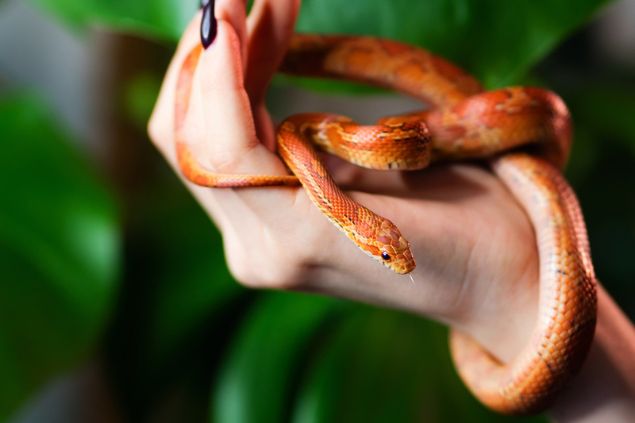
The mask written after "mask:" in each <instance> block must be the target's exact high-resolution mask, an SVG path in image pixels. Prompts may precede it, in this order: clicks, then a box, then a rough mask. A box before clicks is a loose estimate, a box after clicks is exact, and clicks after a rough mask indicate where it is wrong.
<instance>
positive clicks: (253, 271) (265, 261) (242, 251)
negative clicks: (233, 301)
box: [227, 242, 303, 290]
mask: <svg viewBox="0 0 635 423" xmlns="http://www.w3.org/2000/svg"><path fill="white" fill-rule="evenodd" d="M280 254H281V252H280V249H279V247H276V246H275V245H272V244H271V243H270V242H267V243H265V245H262V246H261V247H260V248H258V249H257V250H255V249H254V248H248V249H247V248H233V249H231V251H227V265H228V268H229V271H230V272H231V274H232V276H233V277H234V279H236V281H237V282H238V283H240V284H241V285H243V286H245V287H248V288H256V289H279V290H288V289H297V288H298V287H299V286H300V285H301V281H302V274H303V271H302V267H303V266H302V264H301V263H300V262H299V261H298V260H295V259H294V258H293V257H289V255H288V254H287V255H284V259H283V258H281V255H280Z"/></svg>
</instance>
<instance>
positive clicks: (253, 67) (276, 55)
mask: <svg viewBox="0 0 635 423" xmlns="http://www.w3.org/2000/svg"><path fill="white" fill-rule="evenodd" d="M299 10H300V0H256V2H255V3H254V6H253V8H252V10H251V13H250V14H249V18H248V21H247V33H248V36H249V47H248V52H247V77H246V81H245V85H246V89H247V92H248V93H249V96H250V98H251V99H252V103H258V102H260V101H261V100H262V99H263V97H264V94H265V91H266V89H267V85H268V84H269V81H270V80H271V78H272V77H273V74H274V73H275V72H276V70H277V69H278V67H279V65H280V62H281V61H282V59H283V57H284V55H285V53H286V51H287V48H288V45H289V42H290V40H291V36H292V35H293V30H294V27H295V21H296V18H297V15H298V11H299Z"/></svg>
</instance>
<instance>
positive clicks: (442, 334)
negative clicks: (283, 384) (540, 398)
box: [293, 308, 544, 423]
mask: <svg viewBox="0 0 635 423" xmlns="http://www.w3.org/2000/svg"><path fill="white" fill-rule="evenodd" d="M446 334H447V330H446V329H444V328H442V327H441V326H439V325H438V324H434V323H431V322H428V321H424V320H422V319H420V318H417V317H414V316H408V315H404V314H399V313H395V312H387V311H377V310H370V311H369V310H368V309H367V308H359V309H358V312H357V313H355V314H354V315H353V316H350V317H349V318H347V320H346V322H345V323H344V324H342V325H340V326H339V327H338V328H337V330H336V331H335V333H333V334H332V336H331V338H330V339H329V342H328V344H327V345H326V346H325V347H324V348H323V351H322V352H321V354H320V355H319V356H318V359H317V360H316V362H315V364H314V366H312V367H311V368H309V370H308V372H307V377H306V379H305V380H303V383H302V385H301V388H300V393H299V394H298V397H299V401H298V403H297V405H296V407H295V411H294V416H293V417H294V419H293V421H294V422H296V423H319V422H378V423H379V422H393V421H399V422H414V421H422V422H450V421H470V422H505V421H510V420H511V419H509V418H504V417H501V416H498V415H496V414H494V413H492V412H490V411H488V410H486V409H485V408H484V407H483V406H482V405H480V404H479V403H478V402H477V401H476V399H474V398H473V397H472V396H471V395H470V394H469V393H468V392H467V390H466V389H465V387H463V386H462V384H461V382H460V380H459V379H458V376H457V375H456V374H455V372H454V370H453V366H452V363H451V361H450V357H449V352H448V347H447V335H446ZM520 421H523V420H520ZM527 421H530V420H527ZM531 421H540V422H542V421H544V419H542V418H539V419H535V420H531Z"/></svg>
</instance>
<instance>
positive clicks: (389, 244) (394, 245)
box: [370, 219, 416, 275]
mask: <svg viewBox="0 0 635 423" xmlns="http://www.w3.org/2000/svg"><path fill="white" fill-rule="evenodd" d="M374 244H375V245H373V246H372V247H374V248H371V249H370V250H371V251H372V252H371V255H372V256H374V257H375V258H376V259H377V260H379V261H380V262H381V263H382V264H383V265H384V266H386V267H388V268H389V269H390V270H392V271H393V272H395V273H398V274H400V275H404V274H407V273H410V272H412V271H413V270H414V268H415V266H416V264H415V260H414V258H413V256H412V251H410V245H409V243H408V241H406V239H405V238H404V237H403V236H402V235H401V232H399V229H398V228H397V227H396V226H395V225H394V224H393V223H392V222H390V221H389V220H386V219H384V220H383V221H382V223H381V226H380V228H379V231H378V233H377V237H376V239H375V243H374ZM375 252H376V253H375Z"/></svg>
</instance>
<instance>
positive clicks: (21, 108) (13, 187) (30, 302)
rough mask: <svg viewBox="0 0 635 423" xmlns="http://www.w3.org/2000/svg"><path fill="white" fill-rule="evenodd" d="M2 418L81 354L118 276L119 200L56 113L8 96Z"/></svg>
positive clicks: (3, 162)
mask: <svg viewBox="0 0 635 423" xmlns="http://www.w3.org/2000/svg"><path fill="white" fill-rule="evenodd" d="M0 140H1V141H0V143H1V144H2V154H0V198H2V207H0V275H2V282H1V283H0V373H1V374H2V375H3V377H2V379H1V381H0V392H1V394H0V419H2V418H3V417H5V416H6V415H7V413H9V412H10V411H11V410H12V408H13V407H15V406H16V405H17V404H18V403H19V402H21V401H22V400H24V399H25V397H26V396H27V395H28V394H29V393H30V392H31V391H33V390H34V389H36V388H37V387H38V386H39V385H40V384H41V383H42V382H44V381H45V380H46V379H47V378H48V377H50V376H52V375H53V374H55V373H56V372H59V371H61V370H62V369H64V368H66V367H68V366H70V365H71V364H73V363H75V362H76V361H77V360H78V359H80V358H82V357H83V356H84V354H85V353H86V352H87V350H88V349H89V348H90V347H91V345H92V344H93V343H94V341H95V340H96V338H97V336H98V335H99V333H100V330H101V328H102V326H103V324H104V321H105V318H106V317H107V315H108V312H109V310H110V306H111V301H112V298H113V294H114V293H115V289H116V284H115V281H116V279H117V276H118V258H119V239H118V227H117V222H116V219H115V212H114V207H113V201H112V199H111V198H110V196H109V195H108V194H107V192H106V191H105V190H104V187H103V185H102V183H100V182H99V181H98V180H97V178H96V177H95V176H94V175H93V173H92V172H91V171H90V169H89V168H88V167H87V165H86V163H85V161H84V159H83V158H81V157H80V156H79V155H78V154H77V153H76V152H75V151H74V149H73V148H72V147H71V146H70V145H69V143H68V142H67V140H66V138H65V137H64V135H63V134H62V133H60V131H59V130H58V129H57V127H56V126H55V125H54V124H53V123H52V122H51V118H50V112H49V111H47V110H46V109H45V108H43V107H42V106H41V105H40V104H39V103H38V102H37V101H34V100H33V99H30V98H10V99H4V100H2V101H0Z"/></svg>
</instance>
